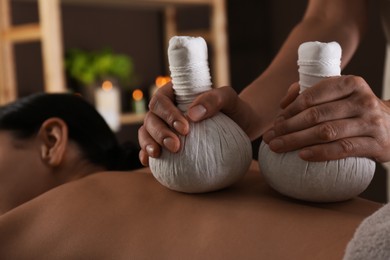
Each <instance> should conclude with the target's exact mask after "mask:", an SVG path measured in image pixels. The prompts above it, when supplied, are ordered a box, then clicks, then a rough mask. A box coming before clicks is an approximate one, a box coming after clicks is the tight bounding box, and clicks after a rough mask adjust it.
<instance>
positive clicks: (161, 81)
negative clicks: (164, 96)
mask: <svg viewBox="0 0 390 260" xmlns="http://www.w3.org/2000/svg"><path fill="white" fill-rule="evenodd" d="M169 81H171V78H170V77H168V76H166V77H164V76H158V77H157V78H156V86H157V88H161V87H162V86H164V85H165V84H167V83H168V82H169Z"/></svg>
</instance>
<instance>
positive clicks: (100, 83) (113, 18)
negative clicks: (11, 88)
mask: <svg viewBox="0 0 390 260" xmlns="http://www.w3.org/2000/svg"><path fill="white" fill-rule="evenodd" d="M48 1H52V2H51V3H53V2H57V0H55V1H54V0H40V1H39V2H40V3H41V4H42V3H44V2H48ZM0 2H2V9H0V11H1V12H2V17H1V18H0V19H2V20H1V22H2V23H3V26H2V27H0V29H2V30H4V23H6V21H5V20H4V19H5V16H8V18H9V19H10V20H11V24H12V25H14V26H18V25H24V24H31V23H37V22H39V20H40V15H41V19H42V15H44V13H45V12H46V13H47V15H48V16H51V15H53V10H49V11H47V10H46V11H42V10H40V9H39V7H38V2H37V1H36V0H35V1H34V0H31V1H30V0H0ZM4 2H8V3H9V11H7V10H5V9H4ZM132 2H139V3H143V4H139V3H138V4H134V3H132ZM166 2H170V1H161V0H160V1H159V0H156V1H153V0H145V1H142V0H141V1H140V0H138V1H137V0H112V1H109V0H84V1H83V0H80V1H72V0H63V1H60V2H59V3H58V5H59V9H58V11H59V16H58V21H55V20H52V22H53V23H57V22H58V24H59V27H58V28H59V32H53V31H52V32H50V31H49V32H48V35H46V37H49V40H50V37H56V39H57V40H58V39H60V45H61V46H60V47H61V48H60V50H61V58H60V60H58V61H57V62H61V63H62V64H61V66H62V67H63V75H64V82H65V87H66V89H67V91H72V92H75V93H80V94H81V95H83V96H85V97H86V98H87V99H88V100H90V102H92V103H94V104H95V106H97V108H99V107H100V108H101V109H102V110H103V113H106V114H105V115H106V117H107V118H108V119H107V120H109V121H110V120H111V125H112V127H113V129H114V130H115V131H116V133H117V136H118V138H119V140H120V141H132V142H134V143H135V144H137V130H138V128H139V127H140V125H141V124H142V120H143V115H144V113H145V111H146V109H147V103H148V102H149V99H150V97H151V95H152V93H153V92H154V91H155V90H156V88H157V87H158V86H160V85H163V84H165V83H166V81H167V80H169V71H168V67H167V55H166V48H167V39H169V37H170V36H171V35H172V34H181V35H183V34H184V35H185V34H194V35H196V34H199V35H202V36H204V37H205V38H206V40H207V42H208V44H209V53H210V65H211V67H212V76H213V79H214V83H215V84H216V85H225V84H229V85H231V86H232V87H234V88H235V89H236V91H237V92H239V91H240V90H241V89H243V88H244V87H245V86H246V85H247V84H249V83H250V82H251V81H252V80H254V79H255V78H256V77H257V76H258V75H259V74H260V73H261V72H262V71H263V70H264V69H265V68H266V66H267V65H268V64H269V63H270V61H271V59H272V58H273V56H274V55H275V54H276V52H277V51H278V49H279V48H280V46H281V44H282V43H283V41H284V40H285V38H286V37H287V35H288V33H289V32H290V30H291V29H292V27H293V26H294V25H295V24H296V23H298V22H299V21H300V19H301V17H302V15H303V13H304V11H305V6H306V4H307V1H305V0H296V1H282V0H263V1H257V0H245V1H239V0H226V1H223V0H209V1H207V0H199V1H196V0H188V1H186V0H181V1H173V2H181V4H175V5H171V4H166ZM369 4H370V10H369V12H370V14H371V15H370V21H369V23H370V26H369V29H368V31H367V34H366V36H365V38H364V40H363V42H362V44H361V45H360V47H359V49H358V52H357V55H355V57H354V58H353V60H352V62H351V63H350V64H349V66H348V67H347V68H346V69H345V70H344V71H343V74H355V75H360V76H362V77H364V78H365V79H366V81H367V82H368V83H369V84H370V85H371V86H372V88H373V90H374V92H375V93H376V94H377V95H378V96H381V93H382V81H383V67H384V60H385V48H386V43H385V39H384V35H383V32H382V28H381V21H380V16H379V6H378V3H377V1H370V3H369ZM52 8H53V7H52ZM53 19H55V18H53ZM54 28H55V26H54ZM57 33H58V34H57ZM2 37H3V36H2ZM15 37H16V36H15ZM31 38H34V37H31ZM2 40H4V37H3V38H0V42H1V41H2ZM42 44H43V43H42V42H41V41H34V40H32V41H29V40H26V41H24V40H20V41H16V42H15V43H14V44H12V46H13V55H14V56H13V58H12V61H13V64H14V66H15V78H16V84H15V85H16V89H17V91H16V97H22V96H26V95H29V94H31V93H34V92H39V91H46V90H47V82H45V75H46V73H47V72H46V71H45V69H44V68H45V66H44V62H45V59H47V56H49V58H50V53H49V54H48V55H47V52H46V54H45V53H43V48H42V47H43V46H42ZM0 47H2V48H3V50H4V44H3V45H0ZM45 55H46V58H44V57H45ZM0 65H2V66H3V68H1V67H0V71H3V70H5V69H6V67H5V66H8V65H7V64H5V63H3V64H1V63H0ZM46 70H47V69H46ZM1 75H2V74H0V76H1ZM281 76H283V75H281ZM107 90H110V91H107ZM107 93H110V94H107ZM117 100H120V101H119V103H118V102H117ZM118 104H120V105H119V106H118ZM104 110H107V111H106V112H104ZM113 112H115V113H119V118H118V117H116V116H112V113H113ZM258 143H259V141H257V142H254V147H255V149H254V151H257V148H256V147H257V145H258ZM254 158H257V156H256V154H255V155H254ZM377 169H378V170H377V174H376V177H375V179H374V181H373V182H372V185H371V186H370V187H369V189H368V190H367V191H366V192H365V193H364V194H363V195H362V196H364V197H366V198H369V199H372V200H376V201H380V202H385V201H386V200H387V199H386V198H387V196H386V182H387V179H386V173H385V171H384V169H383V167H382V166H381V165H377Z"/></svg>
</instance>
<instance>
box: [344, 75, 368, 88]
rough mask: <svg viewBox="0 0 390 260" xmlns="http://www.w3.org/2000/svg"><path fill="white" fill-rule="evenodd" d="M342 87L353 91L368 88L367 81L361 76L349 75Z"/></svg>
mask: <svg viewBox="0 0 390 260" xmlns="http://www.w3.org/2000/svg"><path fill="white" fill-rule="evenodd" d="M341 87H343V88H345V87H347V88H350V89H352V90H358V89H364V88H365V87H367V83H366V81H365V80H364V79H363V78H362V77H359V76H354V75H348V76H345V77H344V79H343V80H342V81H341Z"/></svg>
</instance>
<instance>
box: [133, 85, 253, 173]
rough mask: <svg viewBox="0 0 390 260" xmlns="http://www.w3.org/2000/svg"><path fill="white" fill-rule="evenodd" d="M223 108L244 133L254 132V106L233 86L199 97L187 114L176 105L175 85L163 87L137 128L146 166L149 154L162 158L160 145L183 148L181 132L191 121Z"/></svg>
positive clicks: (211, 91) (140, 155)
mask: <svg viewBox="0 0 390 260" xmlns="http://www.w3.org/2000/svg"><path fill="white" fill-rule="evenodd" d="M219 111H222V112H224V113H225V114H226V115H227V116H229V117H230V118H232V119H233V120H234V121H235V122H236V123H237V124H238V125H239V126H240V127H241V128H242V129H243V130H244V131H245V132H247V134H248V131H253V130H251V128H252V127H253V126H252V125H253V123H252V122H256V120H252V119H251V118H250V116H254V112H253V111H252V109H251V108H250V107H249V106H248V105H247V104H246V103H245V102H243V101H242V100H241V99H240V98H239V97H238V96H237V93H236V92H235V91H234V90H233V89H232V88H231V87H221V88H216V89H212V90H210V91H207V92H205V93H203V94H201V95H200V96H198V97H197V98H196V99H195V100H194V102H193V103H192V104H191V105H190V106H189V109H188V111H187V114H186V115H184V114H183V113H182V112H181V111H180V110H179V109H178V108H176V106H175V104H174V93H173V88H172V84H171V83H168V84H167V85H165V86H164V87H162V88H160V89H159V90H158V91H157V93H156V94H155V95H154V96H153V97H152V99H151V101H150V103H149V112H148V113H147V114H146V117H145V120H144V124H143V126H141V127H140V129H139V130H138V141H139V145H140V147H141V151H140V153H139V158H140V161H141V163H142V164H143V165H145V166H147V165H148V163H149V156H150V157H155V158H156V157H159V156H160V154H161V147H165V148H166V149H167V150H169V151H171V152H177V151H179V149H180V139H179V137H178V135H187V134H188V132H189V120H191V121H193V122H198V121H201V120H203V119H206V118H209V117H212V116H213V115H215V114H216V113H217V112H219Z"/></svg>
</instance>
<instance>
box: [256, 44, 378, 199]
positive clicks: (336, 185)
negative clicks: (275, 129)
mask: <svg viewBox="0 0 390 260" xmlns="http://www.w3.org/2000/svg"><path fill="white" fill-rule="evenodd" d="M298 57H299V58H298V65H299V70H298V71H299V84H300V87H301V89H300V92H301V93H302V92H303V91H304V90H305V89H306V88H308V87H311V86H312V85H314V84H316V83H317V82H319V81H320V80H322V79H324V78H326V77H331V76H339V75H340V60H341V47H340V45H339V44H338V43H336V42H330V43H322V42H306V43H303V44H301V46H300V47H299V49H298ZM259 166H260V169H261V172H262V174H263V175H264V177H265V179H266V181H267V182H268V184H269V185H270V186H271V187H273V188H274V189H275V190H277V191H279V192H280V193H282V194H284V195H286V196H289V197H292V198H296V199H301V200H307V201H314V202H334V201H342V200H347V199H350V198H352V197H354V196H357V195H359V194H360V193H361V192H363V191H364V190H365V189H366V188H367V186H368V185H369V184H370V182H371V180H372V177H373V175H374V171H375V162H374V161H372V160H370V159H368V158H360V157H348V158H345V159H342V160H333V161H326V162H307V161H304V160H302V159H301V158H300V157H299V156H298V151H293V152H288V153H274V152H273V151H271V150H270V149H269V146H268V145H267V144H266V143H264V142H262V143H261V145H260V149H259Z"/></svg>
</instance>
